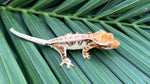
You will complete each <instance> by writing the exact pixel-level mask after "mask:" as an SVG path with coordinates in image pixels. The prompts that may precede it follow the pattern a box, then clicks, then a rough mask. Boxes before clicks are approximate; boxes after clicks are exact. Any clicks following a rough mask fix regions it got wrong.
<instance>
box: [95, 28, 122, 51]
mask: <svg viewBox="0 0 150 84" xmlns="http://www.w3.org/2000/svg"><path fill="white" fill-rule="evenodd" d="M92 39H93V41H94V42H95V43H97V44H98V46H97V48H99V49H114V48H117V47H119V46H120V42H119V41H117V40H116V39H115V38H114V37H113V34H112V33H106V32H105V31H103V30H101V31H98V32H96V33H94V34H93V36H92Z"/></svg>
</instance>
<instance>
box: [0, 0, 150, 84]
mask: <svg viewBox="0 0 150 84" xmlns="http://www.w3.org/2000/svg"><path fill="white" fill-rule="evenodd" d="M0 5H1V6H0V84H26V83H29V84H55V83H56V84H57V83H61V84H71V83H74V84H82V83H87V84H91V83H94V84H104V83H105V84H122V83H126V84H135V83H136V84H150V33H149V32H150V31H149V29H150V26H149V25H150V22H149V21H150V11H149V10H150V0H65V1H63V0H38V1H36V0H10V1H9V0H0ZM11 27H13V28H14V29H15V30H17V31H19V32H21V33H25V34H28V35H31V36H34V37H39V38H42V39H52V38H55V37H57V36H61V35H64V34H66V33H70V32H72V33H75V32H79V33H87V32H96V31H98V30H105V31H107V32H112V33H113V34H114V37H115V38H116V39H117V40H119V41H120V43H121V46H120V47H119V48H117V49H114V50H98V49H92V50H90V54H91V55H92V60H84V59H83V57H82V54H81V50H77V51H67V52H68V57H69V58H70V59H71V60H72V62H73V64H74V65H75V67H71V69H70V70H67V69H66V65H65V66H63V67H59V64H60V62H61V58H60V55H59V54H58V53H57V52H56V51H55V50H54V49H51V48H49V47H46V46H41V45H37V44H33V43H31V42H28V41H26V40H23V39H20V38H18V37H16V36H14V35H13V34H11V33H10V32H9V29H10V28H11Z"/></svg>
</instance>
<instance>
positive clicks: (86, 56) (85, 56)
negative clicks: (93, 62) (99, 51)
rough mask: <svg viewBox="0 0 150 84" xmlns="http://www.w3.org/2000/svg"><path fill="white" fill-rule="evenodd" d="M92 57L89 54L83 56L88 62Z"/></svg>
mask: <svg viewBox="0 0 150 84" xmlns="http://www.w3.org/2000/svg"><path fill="white" fill-rule="evenodd" d="M90 57H92V56H91V55H89V53H86V55H83V58H84V60H85V59H86V58H87V59H88V60H90V59H91V58H90Z"/></svg>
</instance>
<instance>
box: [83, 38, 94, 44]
mask: <svg viewBox="0 0 150 84" xmlns="http://www.w3.org/2000/svg"><path fill="white" fill-rule="evenodd" d="M84 42H85V44H86V45H88V44H89V43H91V42H93V41H92V40H89V39H85V40H84Z"/></svg>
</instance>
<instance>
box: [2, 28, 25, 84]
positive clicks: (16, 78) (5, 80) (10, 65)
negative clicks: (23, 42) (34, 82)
mask: <svg viewBox="0 0 150 84" xmlns="http://www.w3.org/2000/svg"><path fill="white" fill-rule="evenodd" d="M0 44H1V45H0V66H1V68H0V74H1V76H0V83H1V84H10V83H14V84H27V82H26V80H25V78H24V76H23V74H22V72H21V70H20V68H19V66H18V64H17V61H16V59H15V57H14V55H13V53H12V52H11V49H10V47H9V46H8V44H7V42H6V39H5V37H4V35H3V33H2V31H1V30H0Z"/></svg>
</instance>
